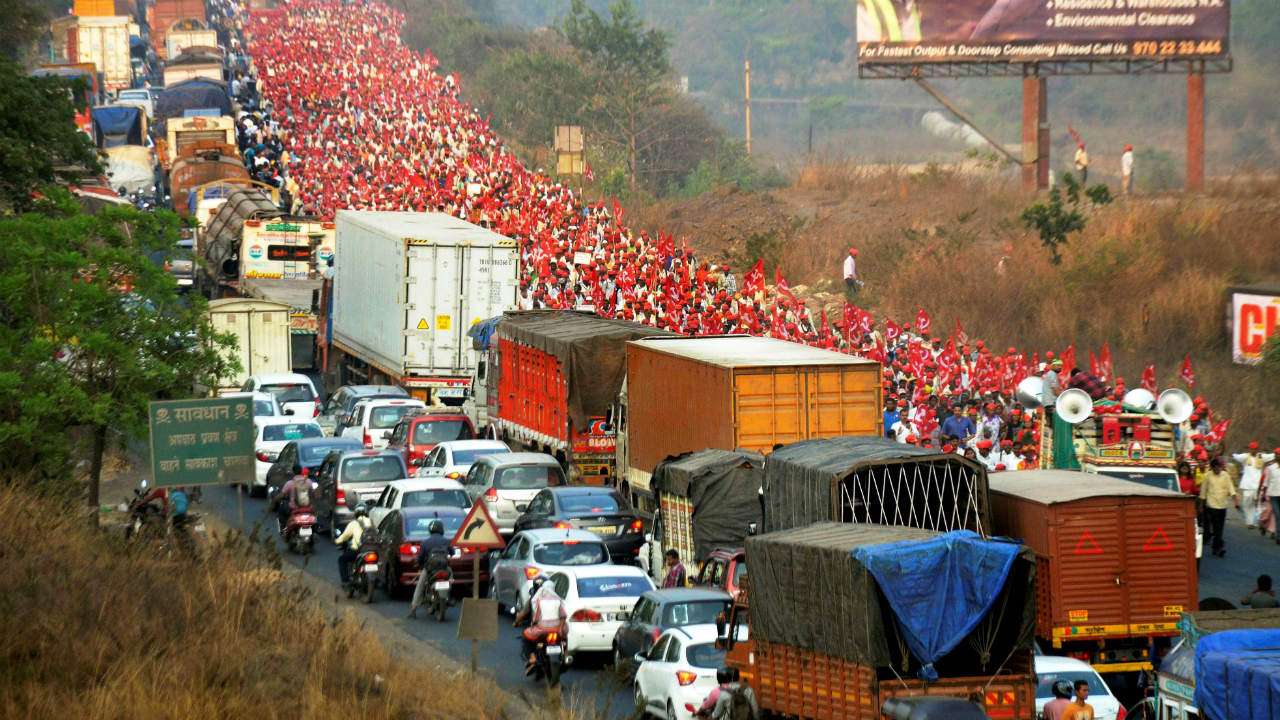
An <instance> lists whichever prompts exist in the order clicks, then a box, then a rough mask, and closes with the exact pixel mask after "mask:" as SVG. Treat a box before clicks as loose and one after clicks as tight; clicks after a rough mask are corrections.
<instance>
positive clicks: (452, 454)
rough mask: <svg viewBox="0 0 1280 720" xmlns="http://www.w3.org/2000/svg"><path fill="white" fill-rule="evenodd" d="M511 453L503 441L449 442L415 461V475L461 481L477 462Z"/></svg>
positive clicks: (443, 443)
mask: <svg viewBox="0 0 1280 720" xmlns="http://www.w3.org/2000/svg"><path fill="white" fill-rule="evenodd" d="M509 452H511V448H509V447H507V444H506V443H504V442H502V441H501V440H449V441H447V442H442V443H440V444H439V445H436V446H435V447H434V448H432V449H431V452H429V453H427V456H426V457H425V458H422V459H420V460H415V461H414V462H413V465H414V466H415V467H416V468H417V470H416V472H415V473H414V475H415V476H417V477H424V478H425V477H439V478H447V479H449V480H459V481H460V480H462V478H464V477H466V476H467V471H468V470H470V469H471V465H472V463H474V462H475V461H476V460H478V459H480V458H482V457H485V456H487V455H503V454H506V453H509Z"/></svg>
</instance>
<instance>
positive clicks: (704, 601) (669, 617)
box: [613, 588, 733, 667]
mask: <svg viewBox="0 0 1280 720" xmlns="http://www.w3.org/2000/svg"><path fill="white" fill-rule="evenodd" d="M732 602H733V599H732V598H730V597H729V593H727V592H724V591H722V590H711V589H704V588H669V589H666V590H651V591H649V592H647V593H645V594H644V595H642V596H641V597H640V600H639V601H637V602H636V606H635V608H633V609H632V610H631V615H630V616H629V617H628V618H627V621H626V622H625V623H623V624H622V627H620V628H618V634H617V636H616V637H615V638H614V640H613V647H614V651H613V652H614V655H613V658H614V663H615V665H617V666H618V667H626V666H627V665H628V664H630V662H631V660H632V658H633V657H634V656H635V654H636V653H647V652H649V649H650V648H652V647H653V645H654V643H656V642H658V638H659V637H661V636H662V633H664V632H666V631H667V630H670V629H671V628H674V627H686V626H689V625H709V626H711V627H715V622H716V617H718V616H719V615H720V614H721V613H724V614H725V615H726V616H727V615H728V614H729V606H730V604H731V603H732Z"/></svg>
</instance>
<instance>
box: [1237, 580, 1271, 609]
mask: <svg viewBox="0 0 1280 720" xmlns="http://www.w3.org/2000/svg"><path fill="white" fill-rule="evenodd" d="M1240 604H1241V605H1244V606H1246V607H1251V608H1253V609H1254V610H1262V609H1270V608H1275V607H1280V603H1277V602H1276V594H1275V593H1274V592H1273V591H1272V590H1271V576H1270V575H1267V574H1265V573H1264V574H1262V575H1259V576H1258V582H1257V586H1256V587H1255V588H1254V589H1253V592H1251V593H1249V594H1248V595H1245V596H1244V597H1243V598H1240Z"/></svg>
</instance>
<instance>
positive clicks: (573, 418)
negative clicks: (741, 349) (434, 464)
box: [487, 310, 670, 485]
mask: <svg viewBox="0 0 1280 720" xmlns="http://www.w3.org/2000/svg"><path fill="white" fill-rule="evenodd" d="M665 335H670V333H668V332H665V331H662V330H657V329H655V328H652V327H649V326H647V325H641V324H639V323H633V322H627V321H625V320H610V319H607V318H602V317H599V316H597V315H595V314H592V313H586V312H577V311H572V310H530V311H524V312H511V313H507V314H505V315H504V316H503V317H502V319H501V320H499V321H498V324H497V327H496V329H495V331H494V341H492V342H491V343H490V350H489V362H488V368H489V376H488V380H487V384H488V388H489V390H491V391H492V393H493V394H492V395H490V396H488V397H489V398H490V400H491V402H490V405H491V412H492V415H491V416H490V417H489V424H490V426H491V427H493V428H494V429H495V430H496V431H497V432H498V434H499V436H500V437H502V438H503V439H505V440H507V441H508V442H511V443H515V444H516V445H519V446H521V447H524V448H526V449H529V450H532V451H535V452H545V453H548V454H550V455H553V456H555V457H557V458H558V459H559V460H560V461H561V462H562V463H563V464H564V465H565V466H566V468H567V469H568V470H569V476H570V480H572V481H575V482H582V483H587V484H594V485H599V484H604V483H606V482H609V481H611V480H613V479H614V478H615V477H616V474H617V473H616V468H615V465H614V461H615V458H616V445H615V438H616V431H615V429H614V426H613V423H612V421H611V418H610V416H611V415H612V413H613V412H614V408H615V405H616V403H617V398H618V392H619V389H620V388H621V385H622V377H623V374H624V373H625V372H626V358H627V349H626V343H627V341H629V340H634V339H636V338H642V337H655V336H665Z"/></svg>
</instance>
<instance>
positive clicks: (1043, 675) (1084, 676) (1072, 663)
mask: <svg viewBox="0 0 1280 720" xmlns="http://www.w3.org/2000/svg"><path fill="white" fill-rule="evenodd" d="M1035 667H1036V717H1039V715H1040V713H1041V712H1043V711H1044V706H1045V705H1047V704H1048V703H1049V701H1050V700H1053V684H1054V683H1055V682H1057V681H1059V680H1066V681H1067V682H1069V683H1071V687H1072V692H1073V693H1074V692H1075V684H1076V681H1077V680H1086V681H1088V683H1089V698H1088V700H1086V702H1088V703H1089V704H1090V705H1092V706H1093V717H1094V720H1117V719H1116V716H1117V715H1119V714H1120V701H1119V700H1117V699H1116V696H1115V695H1114V694H1112V692H1111V688H1109V687H1107V683H1106V682H1105V681H1104V680H1103V679H1102V676H1101V675H1099V674H1098V671H1097V670H1094V669H1093V668H1092V667H1090V666H1089V663H1086V662H1084V661H1081V660H1076V659H1075V658H1069V657H1058V656H1056V655H1036V658H1035ZM1073 697H1074V695H1073Z"/></svg>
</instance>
